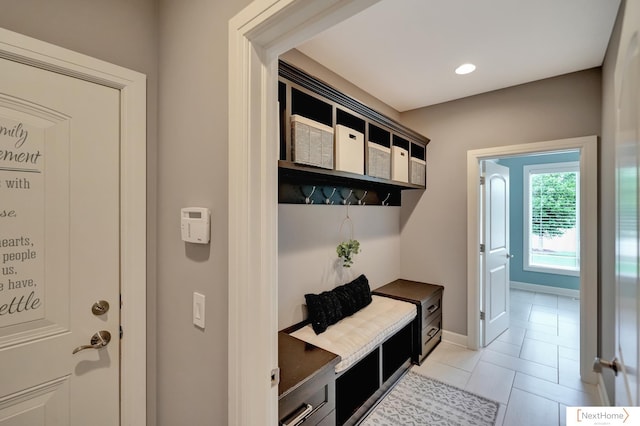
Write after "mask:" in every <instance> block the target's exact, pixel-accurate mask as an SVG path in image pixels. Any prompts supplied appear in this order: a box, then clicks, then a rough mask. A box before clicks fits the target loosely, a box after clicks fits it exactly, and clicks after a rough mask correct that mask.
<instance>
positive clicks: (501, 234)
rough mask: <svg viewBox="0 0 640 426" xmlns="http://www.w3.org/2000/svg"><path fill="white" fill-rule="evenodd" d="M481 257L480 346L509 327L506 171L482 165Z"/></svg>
mask: <svg viewBox="0 0 640 426" xmlns="http://www.w3.org/2000/svg"><path fill="white" fill-rule="evenodd" d="M482 173H483V176H484V185H483V186H482V187H483V189H482V218H483V219H482V236H481V239H480V241H482V242H483V243H482V244H484V252H483V253H481V254H480V256H481V262H480V263H481V265H482V266H481V268H482V272H481V277H482V280H483V282H482V288H483V290H482V291H483V293H482V306H481V312H483V313H484V315H483V316H484V320H483V321H482V326H483V329H482V335H483V345H484V346H486V345H488V344H489V343H491V342H492V341H493V340H494V339H495V338H496V337H498V336H499V335H500V334H502V333H503V332H504V331H505V330H506V329H507V328H509V259H510V254H509V169H508V168H507V167H505V166H501V165H499V164H496V163H494V162H492V161H483V162H482Z"/></svg>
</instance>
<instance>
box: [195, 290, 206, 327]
mask: <svg viewBox="0 0 640 426" xmlns="http://www.w3.org/2000/svg"><path fill="white" fill-rule="evenodd" d="M204 313H205V304H204V294H200V293H196V292H194V293H193V325H195V326H196V327H200V328H204Z"/></svg>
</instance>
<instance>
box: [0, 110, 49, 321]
mask: <svg viewBox="0 0 640 426" xmlns="http://www.w3.org/2000/svg"><path fill="white" fill-rule="evenodd" d="M44 164H45V161H44V132H43V131H42V130H41V129H38V128H34V127H30V126H29V125H28V124H27V123H23V122H21V121H15V120H13V119H10V118H6V117H0V327H6V326H10V325H15V324H19V323H24V322H27V321H33V320H36V319H41V318H43V317H44V253H43V252H42V251H43V250H42V247H44V231H45V185H44V181H45V180H44V174H45V170H44Z"/></svg>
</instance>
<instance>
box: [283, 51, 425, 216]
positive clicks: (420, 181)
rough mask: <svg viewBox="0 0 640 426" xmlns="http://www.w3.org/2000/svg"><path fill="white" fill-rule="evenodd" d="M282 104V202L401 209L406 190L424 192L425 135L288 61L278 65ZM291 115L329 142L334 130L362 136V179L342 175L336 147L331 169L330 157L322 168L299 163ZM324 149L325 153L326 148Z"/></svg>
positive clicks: (355, 175)
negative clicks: (319, 130) (306, 122)
mask: <svg viewBox="0 0 640 426" xmlns="http://www.w3.org/2000/svg"><path fill="white" fill-rule="evenodd" d="M278 100H279V107H280V111H279V112H280V161H279V162H278V167H279V172H280V173H279V197H278V201H279V202H280V203H294V204H299V203H303V204H304V203H306V204H316V205H317V204H325V205H326V204H347V203H349V204H361V205H390V206H393V205H396V206H397V205H400V201H401V191H402V190H405V189H424V188H425V187H426V159H427V158H426V154H427V151H426V148H427V144H428V143H429V139H428V138H426V137H425V136H423V135H421V134H419V133H417V132H415V131H413V130H412V129H409V128H408V127H406V126H404V125H402V124H400V123H398V122H397V121H395V120H393V119H391V118H389V117H387V116H385V115H383V114H381V113H379V112H377V111H375V110H374V109H372V108H370V107H368V106H367V105H365V104H363V103H361V102H359V101H357V100H356V99H353V98H351V97H350V96H348V95H346V94H344V93H342V92H340V91H338V90H336V89H334V88H333V87H331V86H329V85H328V84H326V83H324V82H322V81H321V80H319V79H317V78H315V77H313V76H311V75H309V74H307V73H306V72H304V71H302V70H300V69H298V68H296V67H294V66H292V65H290V64H288V63H286V62H284V61H280V62H279V82H278ZM292 116H294V117H302V118H303V119H305V120H312V122H313V123H318V128H322V129H324V130H325V134H324V136H322V137H325V138H327V137H330V138H333V137H334V136H333V134H331V133H330V131H332V129H333V130H335V131H337V129H338V128H339V127H342V130H344V127H346V128H347V130H348V132H350V133H353V131H355V132H358V134H360V137H362V136H363V137H364V143H363V146H362V150H363V152H362V153H360V152H357V154H358V160H356V161H355V163H356V166H357V167H360V168H361V170H357V169H356V171H357V172H360V171H362V174H361V173H352V172H348V171H344V170H346V169H345V168H343V167H341V166H340V165H337V164H336V163H337V160H336V158H337V154H336V149H337V148H336V146H335V145H337V143H336V144H335V145H334V148H333V152H331V153H330V155H331V158H330V160H331V161H330V162H329V163H328V165H326V161H325V160H326V158H325V160H323V161H325V162H324V163H323V164H322V165H318V167H316V166H313V165H308V164H303V161H300V159H299V157H298V158H295V155H294V141H293V139H294V138H293V136H292V133H293V132H292V119H291V117H292ZM303 125H304V124H303ZM343 126H344V127H343ZM318 137H320V136H318ZM323 149H325V151H326V145H325V147H324V148H323ZM380 153H382V154H380ZM360 154H362V155H361V156H360ZM324 155H326V153H324ZM394 155H395V156H396V158H395V159H396V162H397V163H396V165H395V167H397V164H400V166H402V167H404V168H405V169H404V170H402V167H398V170H400V172H401V173H397V172H396V173H394V171H393V167H394V164H393V162H394ZM400 155H402V156H403V157H402V158H400V157H399V156H400ZM350 158H351V157H350ZM359 158H362V161H363V163H359V162H360V159H359ZM403 162H404V164H403ZM387 163H388V164H387ZM313 164H316V163H313ZM394 177H395V178H396V179H395V180H394ZM405 180H406V181H405Z"/></svg>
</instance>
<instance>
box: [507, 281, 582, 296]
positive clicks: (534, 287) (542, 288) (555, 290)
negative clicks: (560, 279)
mask: <svg viewBox="0 0 640 426" xmlns="http://www.w3.org/2000/svg"><path fill="white" fill-rule="evenodd" d="M510 284H511V285H510V287H511V288H515V289H517V290H526V291H533V292H536V293H547V294H555V295H557V296H566V297H573V298H576V299H579V298H580V290H571V289H568V288H559V287H551V286H548V285H540V284H529V283H521V282H518V281H511V282H510Z"/></svg>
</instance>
